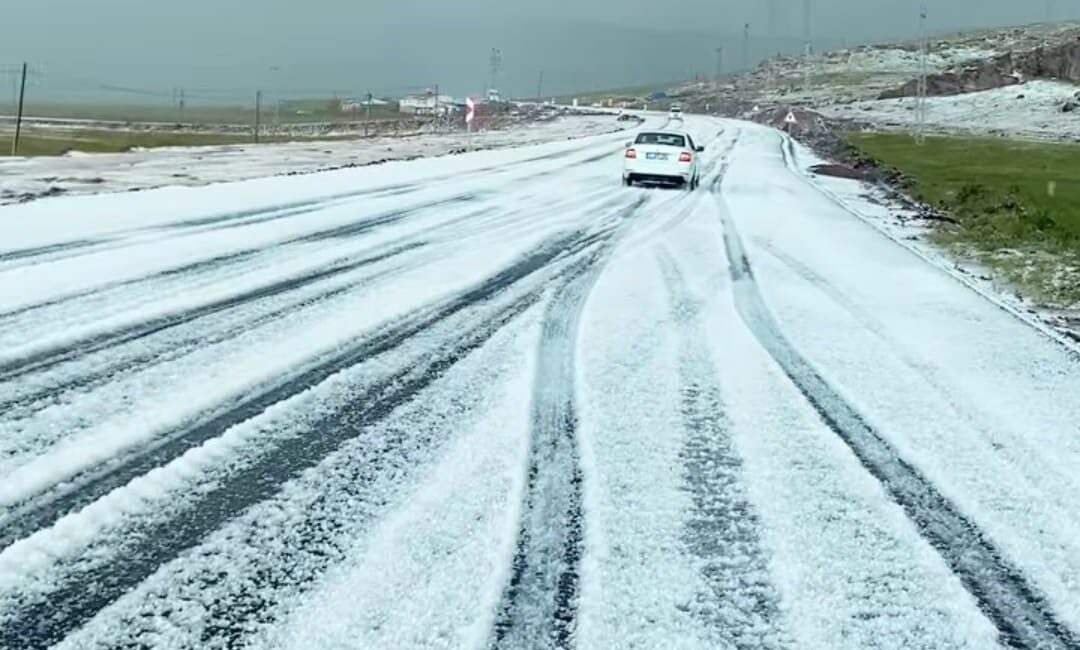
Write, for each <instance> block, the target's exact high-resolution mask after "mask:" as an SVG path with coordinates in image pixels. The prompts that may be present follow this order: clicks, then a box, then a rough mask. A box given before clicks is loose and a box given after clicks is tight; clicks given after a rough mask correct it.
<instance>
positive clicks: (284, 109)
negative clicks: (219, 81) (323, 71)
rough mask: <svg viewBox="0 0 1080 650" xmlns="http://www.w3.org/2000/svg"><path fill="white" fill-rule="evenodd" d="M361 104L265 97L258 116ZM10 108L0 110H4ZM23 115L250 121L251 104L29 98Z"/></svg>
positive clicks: (324, 115) (300, 116) (350, 116)
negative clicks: (346, 104) (39, 99)
mask: <svg viewBox="0 0 1080 650" xmlns="http://www.w3.org/2000/svg"><path fill="white" fill-rule="evenodd" d="M365 108H366V107H364V108H359V109H358V110H357V111H355V112H354V111H351V110H349V111H342V110H341V102H339V101H337V100H333V99H305V100H285V101H281V102H277V101H275V100H272V99H267V100H265V103H264V104H263V107H262V119H263V121H264V122H266V123H268V124H269V123H273V122H276V121H277V120H278V119H280V120H281V122H282V123H303V122H348V121H351V120H354V119H363V118H364V117H365V114H366V111H365ZM8 112H10V110H0V113H8ZM26 115H29V116H33V117H41V118H53V119H72V120H97V121H106V122H134V123H138V122H158V123H184V124H252V123H254V122H255V108H254V106H227V105H197V104H188V105H187V106H185V107H184V109H183V110H180V109H179V107H177V106H170V105H161V104H77V103H48V102H31V103H29V104H27V106H26ZM399 115H400V114H399V113H398V111H397V104H391V105H378V104H376V105H373V106H372V107H371V117H372V118H373V119H388V118H395V117H398V116H399Z"/></svg>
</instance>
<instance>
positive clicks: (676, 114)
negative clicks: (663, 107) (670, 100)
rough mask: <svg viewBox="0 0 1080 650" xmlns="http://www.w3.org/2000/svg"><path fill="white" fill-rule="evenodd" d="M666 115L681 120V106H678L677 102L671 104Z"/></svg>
mask: <svg viewBox="0 0 1080 650" xmlns="http://www.w3.org/2000/svg"><path fill="white" fill-rule="evenodd" d="M668 117H670V118H671V119H673V120H678V121H680V122H681V121H682V106H679V105H678V104H675V105H674V106H672V107H671V111H670V112H668Z"/></svg>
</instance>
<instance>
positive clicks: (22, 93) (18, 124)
mask: <svg viewBox="0 0 1080 650" xmlns="http://www.w3.org/2000/svg"><path fill="white" fill-rule="evenodd" d="M28 68H29V66H28V65H27V64H26V63H23V64H22V81H21V82H20V84H19V112H18V115H17V116H16V117H15V139H14V140H12V142H11V155H12V156H17V155H19V137H20V136H21V135H22V120H23V108H24V107H25V106H26V72H27V69H28Z"/></svg>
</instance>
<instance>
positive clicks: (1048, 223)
mask: <svg viewBox="0 0 1080 650" xmlns="http://www.w3.org/2000/svg"><path fill="white" fill-rule="evenodd" d="M848 141H849V143H850V144H851V145H852V146H853V147H854V148H855V149H857V150H858V151H860V152H861V153H862V154H864V155H866V156H868V157H869V158H872V159H873V160H875V161H876V162H877V163H878V164H879V165H881V166H882V167H885V168H893V169H895V170H897V171H899V172H900V173H901V174H902V175H903V178H904V179H905V182H906V183H907V188H906V189H907V190H908V191H909V192H910V193H911V194H912V196H913V197H914V198H916V199H918V200H920V201H922V202H923V203H925V204H927V205H931V206H933V207H935V208H937V209H939V210H941V211H942V212H944V213H946V214H948V215H949V216H950V217H952V218H953V219H954V220H955V221H956V223H948V222H946V223H943V225H942V226H941V227H940V228H939V229H938V230H937V232H936V233H935V235H934V238H935V240H936V241H937V242H938V243H940V244H942V245H944V246H946V247H948V248H950V249H951V250H953V251H954V252H955V253H957V254H958V255H961V256H963V257H966V258H968V259H973V260H975V261H977V262H979V263H981V264H983V265H985V266H986V267H988V268H989V269H991V270H992V271H993V272H995V273H996V274H998V275H999V277H1003V278H1005V279H1006V280H1008V281H1009V282H1010V283H1011V284H1012V285H1014V286H1015V287H1016V288H1017V289H1018V290H1019V291H1020V292H1021V293H1024V294H1025V295H1027V296H1028V297H1031V298H1034V299H1035V300H1037V301H1039V302H1041V303H1043V304H1045V305H1048V306H1056V307H1069V306H1072V307H1075V306H1077V305H1080V145H1073V144H1064V143H1041V142H1029V141H1018V140H1009V139H1003V138H972V137H928V138H926V141H925V143H923V144H921V145H920V144H917V143H916V142H915V141H914V140H913V138H912V137H911V136H910V135H907V134H899V133H860V134H851V135H849V137H848Z"/></svg>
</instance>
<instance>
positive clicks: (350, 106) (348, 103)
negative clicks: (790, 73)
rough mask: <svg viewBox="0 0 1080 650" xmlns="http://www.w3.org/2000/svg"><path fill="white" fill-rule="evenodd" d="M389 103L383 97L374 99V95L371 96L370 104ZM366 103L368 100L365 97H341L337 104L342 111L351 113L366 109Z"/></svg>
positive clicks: (381, 104)
mask: <svg viewBox="0 0 1080 650" xmlns="http://www.w3.org/2000/svg"><path fill="white" fill-rule="evenodd" d="M389 103H390V102H388V101H386V100H385V99H375V98H374V97H372V98H371V105H372V106H386V105H387V104H389ZM367 105H368V100H367V98H366V97H365V98H363V99H354V98H353V99H343V100H341V103H340V105H339V106H340V110H341V112H342V113H352V112H353V111H362V110H364V109H366V108H367Z"/></svg>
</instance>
